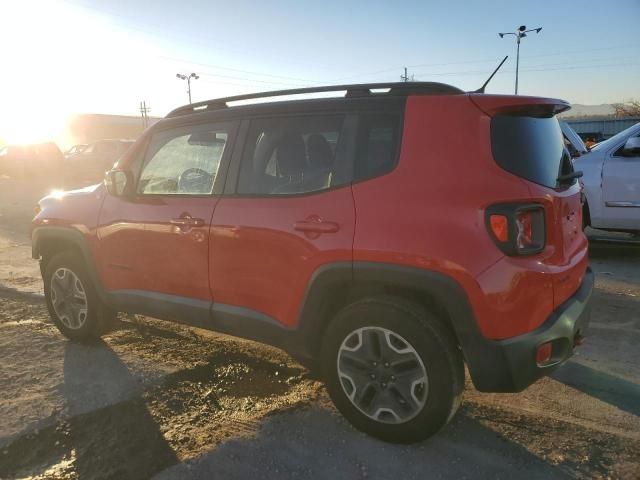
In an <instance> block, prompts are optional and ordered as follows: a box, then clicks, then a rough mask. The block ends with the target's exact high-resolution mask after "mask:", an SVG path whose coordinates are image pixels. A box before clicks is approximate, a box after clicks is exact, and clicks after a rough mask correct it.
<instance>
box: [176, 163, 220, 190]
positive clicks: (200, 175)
mask: <svg viewBox="0 0 640 480" xmlns="http://www.w3.org/2000/svg"><path fill="white" fill-rule="evenodd" d="M212 186H213V175H211V174H210V173H209V172H207V171H205V170H203V169H201V168H188V169H186V170H185V171H184V172H182V173H181V174H180V177H179V178H178V193H211V187H212Z"/></svg>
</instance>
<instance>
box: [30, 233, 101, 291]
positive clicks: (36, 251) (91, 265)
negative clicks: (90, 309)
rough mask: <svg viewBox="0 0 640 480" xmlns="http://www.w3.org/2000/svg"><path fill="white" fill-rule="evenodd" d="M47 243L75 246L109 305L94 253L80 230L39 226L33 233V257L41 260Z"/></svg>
mask: <svg viewBox="0 0 640 480" xmlns="http://www.w3.org/2000/svg"><path fill="white" fill-rule="evenodd" d="M47 242H63V243H66V244H70V245H73V247H75V248H76V249H77V250H78V251H79V252H80V253H81V255H82V259H83V260H84V263H85V266H86V268H87V272H88V273H89V276H90V277H91V281H92V282H93V285H94V286H95V288H96V291H97V293H98V296H99V297H100V299H101V300H102V301H104V302H105V303H109V302H108V299H107V295H106V293H105V290H104V288H103V285H102V281H101V280H100V276H99V275H98V270H97V268H96V263H95V259H94V258H93V253H92V252H91V249H90V248H89V245H88V242H87V239H86V238H85V236H84V235H83V234H82V232H80V231H79V230H77V229H75V228H72V227H60V226H53V225H47V226H38V227H35V228H34V229H33V230H32V232H31V257H32V258H34V259H36V260H40V258H41V257H42V254H43V252H44V251H46V246H45V245H46V244H47ZM43 273H44V272H43Z"/></svg>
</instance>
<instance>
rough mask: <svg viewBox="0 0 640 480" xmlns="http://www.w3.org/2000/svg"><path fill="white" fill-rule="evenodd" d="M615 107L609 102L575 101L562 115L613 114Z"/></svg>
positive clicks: (599, 115) (591, 115)
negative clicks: (589, 103) (581, 102)
mask: <svg viewBox="0 0 640 480" xmlns="http://www.w3.org/2000/svg"><path fill="white" fill-rule="evenodd" d="M614 112H615V111H614V109H613V107H612V106H611V105H609V104H608V103H602V104H600V105H582V104H580V103H574V104H572V105H571V110H569V111H568V112H564V113H561V114H560V116H561V117H565V118H568V117H601V116H606V115H613V114H614Z"/></svg>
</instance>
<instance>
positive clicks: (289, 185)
mask: <svg viewBox="0 0 640 480" xmlns="http://www.w3.org/2000/svg"><path fill="white" fill-rule="evenodd" d="M343 120H344V116H343V115H319V116H301V117H282V118H262V119H257V120H253V121H252V122H251V127H250V129H249V133H248V135H247V141H246V144H245V150H244V153H243V158H242V163H241V167H240V178H239V182H238V193H240V194H249V195H287V194H299V193H310V192H315V191H321V190H325V189H327V188H330V187H335V186H338V185H339V184H340V183H341V182H340V180H339V178H338V175H337V173H338V170H339V168H340V165H339V163H340V161H341V159H340V155H338V151H339V145H340V142H341V137H342V133H341V132H342V124H343Z"/></svg>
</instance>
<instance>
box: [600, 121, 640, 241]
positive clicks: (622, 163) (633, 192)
mask: <svg viewBox="0 0 640 480" xmlns="http://www.w3.org/2000/svg"><path fill="white" fill-rule="evenodd" d="M631 136H633V134H632V135H631ZM636 136H638V134H637V133H636ZM628 138H631V137H628ZM626 140H627V139H623V141H622V142H621V143H619V144H617V145H615V146H613V148H611V149H610V150H609V151H608V152H607V153H606V154H605V157H604V165H603V170H602V199H603V201H604V212H605V215H604V219H603V224H602V226H603V227H609V228H619V229H629V230H640V153H639V152H637V151H630V152H629V151H625V149H624V145H625V142H626Z"/></svg>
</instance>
